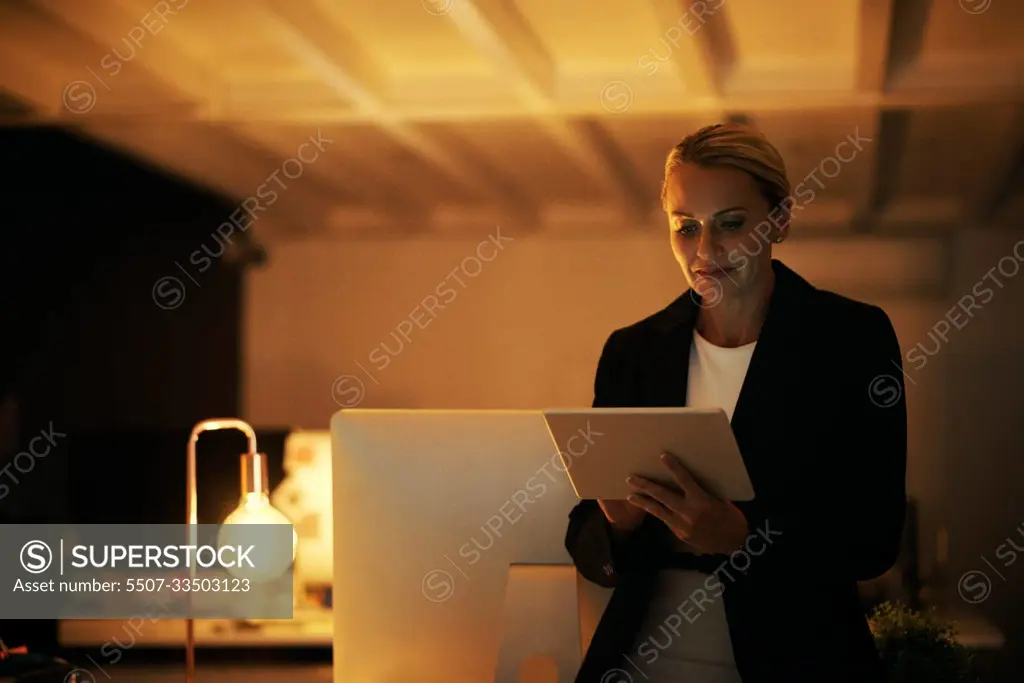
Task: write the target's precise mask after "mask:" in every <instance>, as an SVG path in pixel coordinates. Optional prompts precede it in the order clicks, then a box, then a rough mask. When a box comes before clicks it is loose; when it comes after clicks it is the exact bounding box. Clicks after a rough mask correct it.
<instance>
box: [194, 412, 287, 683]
mask: <svg viewBox="0 0 1024 683" xmlns="http://www.w3.org/2000/svg"><path fill="white" fill-rule="evenodd" d="M221 429H237V430H238V431H240V432H242V433H243V434H245V436H246V438H247V439H248V441H249V448H248V451H247V452H246V453H243V454H242V456H241V472H242V497H241V501H240V502H239V504H238V507H237V508H235V510H234V512H232V513H231V514H230V515H228V516H227V518H226V519H225V520H224V524H225V525H227V524H291V523H292V522H291V520H290V519H288V518H287V517H285V516H284V514H282V513H281V512H280V511H279V510H278V509H277V508H275V507H274V506H273V505H271V504H270V484H269V481H268V477H267V456H266V455H264V454H263V453H260V452H259V451H257V450H256V432H255V431H254V430H253V428H252V427H251V426H250V425H249V424H248V423H247V422H243V421H242V420H239V419H236V418H216V419H212V420H203V421H202V422H200V423H199V424H197V425H196V426H195V427H193V428H192V434H191V435H190V436H189V439H188V462H187V465H186V467H187V469H186V477H185V478H186V482H185V487H186V490H185V508H186V524H188V525H189V538H188V540H189V543H190V544H195V543H196V541H197V538H196V531H197V530H196V525H197V524H198V523H199V522H198V519H197V517H198V515H197V512H196V442H197V441H198V440H199V435H200V434H202V433H203V432H212V431H217V430H221ZM222 533H223V529H222ZM297 543H298V537H297V536H296V534H295V531H294V529H293V530H292V557H291V561H294V560H295V549H296V545H297ZM291 561H289V563H288V564H286V565H284V567H283V568H282V570H281V571H280V572H279V574H278V575H280V574H281V573H284V571H285V570H287V568H288V567H289V566H290V565H291ZM190 572H191V573H192V574H194V573H195V564H194V563H190ZM264 578H266V579H270V578H276V577H269V576H268V577H264ZM195 680H196V637H195V622H194V620H193V619H192V618H191V617H189V618H187V619H186V620H185V681H186V683H195Z"/></svg>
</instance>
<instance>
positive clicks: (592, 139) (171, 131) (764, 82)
mask: <svg viewBox="0 0 1024 683" xmlns="http://www.w3.org/2000/svg"><path fill="white" fill-rule="evenodd" d="M1022 35H1024V2H1021V1H1020V0H933V1H928V0H770V1H769V0H683V1H680V0H631V1H629V2H622V1H615V2H613V1H612V0H159V1H156V2H154V1H153V0H89V2H84V1H83V0H8V1H6V2H3V3H0V60H2V62H3V67H2V69H0V124H3V125H11V126H25V125H58V126H62V127H67V128H69V129H73V130H76V131H78V132H80V133H81V134H82V135H85V136H87V137H89V138H92V139H94V140H96V141H98V142H100V143H102V144H106V145H110V146H113V147H116V148H118V149H121V150H124V151H126V152H129V153H131V154H133V155H135V156H137V157H139V158H140V159H142V160H144V161H146V162H149V163H151V164H154V165H157V166H159V167H162V168H164V169H166V170H168V171H169V172H172V173H175V174H179V175H181V176H184V177H186V178H188V179H190V180H191V181H193V182H195V183H198V184H201V185H204V186H207V187H209V188H211V189H214V190H216V191H218V192H220V193H223V194H225V195H227V196H229V197H230V198H231V199H232V200H233V201H236V202H238V204H239V206H240V207H246V209H253V210H254V211H256V212H257V218H258V220H257V226H258V227H257V230H258V231H259V232H260V234H261V236H262V237H263V238H265V239H271V240H276V239H290V238H298V237H307V236H331V237H353V238H361V237H367V236H379V235H392V234H394V235H403V234H410V233H415V232H426V233H428V234H440V233H449V234H450V233H455V234H457V233H459V232H460V231H462V230H465V229H470V230H473V231H474V232H479V230H481V229H487V227H488V226H493V225H494V224H497V223H501V224H503V225H507V224H517V225H519V226H522V228H523V229H531V230H536V231H537V232H538V234H545V235H563V234H565V235H568V234H580V233H581V232H582V233H584V234H590V233H593V232H595V231H599V232H601V233H604V234H608V233H609V232H610V233H613V234H614V233H615V232H618V233H621V234H627V233H635V232H636V231H638V230H643V229H646V228H648V227H650V226H653V225H657V224H659V221H660V218H659V217H658V213H657V211H658V206H657V195H658V185H659V182H660V178H661V173H662V168H663V163H664V158H665V154H666V153H667V151H668V150H669V149H670V148H671V146H672V145H674V144H675V143H676V142H678V141H679V139H681V138H682V137H683V136H684V135H685V134H686V133H688V132H691V131H693V130H694V129H696V128H697V127H699V126H701V125H705V124H708V123H713V122H718V121H722V120H725V119H727V118H729V117H737V116H739V117H745V118H747V119H749V120H750V121H752V122H753V123H754V124H756V125H758V126H759V127H760V128H761V129H762V130H764V131H765V133H766V134H767V135H768V137H769V138H770V139H771V140H772V141H773V142H774V143H775V144H776V145H777V146H778V147H779V149H780V151H782V153H783V156H784V157H785V159H786V162H787V166H788V168H789V172H790V175H791V178H792V180H793V183H794V185H799V184H800V183H803V184H804V185H803V187H804V189H805V190H807V189H810V190H813V192H814V196H813V198H810V199H808V196H809V195H807V194H805V195H804V200H800V199H799V198H798V199H797V201H798V202H801V203H802V204H803V206H802V209H801V211H800V213H799V216H798V223H799V224H800V226H801V227H800V229H799V230H797V231H795V234H796V235H804V236H813V235H828V236H835V235H837V234H859V233H870V234H877V235H892V236H906V235H908V234H913V235H921V234H934V233H935V232H942V231H945V230H948V229H951V228H958V227H961V226H963V225H964V224H965V223H966V224H970V225H978V226H986V227H988V226H1013V225H1015V224H1016V225H1018V226H1019V224H1020V219H1019V218H1017V219H1015V218H1014V217H1015V216H1020V215H1022V214H1021V212H1022V211H1024V177H1022V166H1024V40H1022V39H1021V37H1022ZM844 141H846V142H844ZM809 174H810V175H809ZM271 196H272V197H273V200H272V201H271V199H270V198H271Z"/></svg>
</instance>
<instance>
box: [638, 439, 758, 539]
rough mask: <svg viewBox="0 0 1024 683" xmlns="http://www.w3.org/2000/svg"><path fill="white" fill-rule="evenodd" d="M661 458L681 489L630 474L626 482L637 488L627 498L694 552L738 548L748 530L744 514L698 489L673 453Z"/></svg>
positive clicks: (731, 505) (728, 503) (726, 502)
mask: <svg viewBox="0 0 1024 683" xmlns="http://www.w3.org/2000/svg"><path fill="white" fill-rule="evenodd" d="M661 459H662V462H664V463H665V465H666V466H667V467H668V469H669V471H670V472H671V473H672V477H673V478H674V479H675V480H676V483H677V484H679V488H680V489H681V490H682V493H679V492H678V491H673V490H672V489H669V488H667V487H665V486H662V485H661V484H658V483H656V482H653V481H651V480H649V479H644V478H643V477H640V476H632V477H630V478H629V479H628V480H627V482H628V483H629V485H630V486H632V487H633V488H634V489H636V491H637V492H636V493H634V494H632V495H630V497H629V499H628V500H629V502H630V503H631V504H633V505H635V506H636V507H637V508H639V509H640V510H642V511H644V512H647V513H649V514H652V515H654V516H655V517H657V518H658V519H660V520H662V521H663V522H665V524H667V525H668V528H669V529H671V530H672V531H673V533H675V535H676V537H677V538H679V540H681V541H685V542H686V543H687V544H689V545H690V546H691V547H693V548H694V549H695V550H696V551H697V553H698V554H719V553H720V554H729V553H731V552H733V551H735V550H739V549H740V547H741V546H742V545H743V542H744V540H745V539H746V537H747V533H748V531H747V518H746V517H745V516H744V515H743V513H742V512H741V511H740V510H739V508H737V507H736V506H735V505H733V504H732V503H730V502H729V501H722V500H718V499H717V498H715V497H713V496H712V495H711V494H709V493H707V492H706V491H705V490H704V489H702V488H701V487H700V485H699V484H698V483H697V482H696V481H695V480H694V478H693V477H692V476H691V475H690V473H689V472H687V471H686V469H685V468H684V467H683V466H682V464H680V462H679V460H677V459H676V457H675V456H673V455H671V454H669V453H664V454H663V455H662V456H661Z"/></svg>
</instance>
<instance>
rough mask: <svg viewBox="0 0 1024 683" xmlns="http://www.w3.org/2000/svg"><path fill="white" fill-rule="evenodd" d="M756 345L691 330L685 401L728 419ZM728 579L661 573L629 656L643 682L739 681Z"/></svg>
mask: <svg viewBox="0 0 1024 683" xmlns="http://www.w3.org/2000/svg"><path fill="white" fill-rule="evenodd" d="M756 344H757V342H754V343H751V344H746V345H744V346H740V347H737V348H723V347H720V346H715V345H713V344H712V343H711V342H709V341H708V340H707V339H704V337H702V336H700V334H698V333H697V331H696V330H694V333H693V342H692V344H691V346H690V368H689V376H688V379H687V385H686V405H687V406H690V407H694V408H722V409H724V410H725V413H726V415H728V417H729V419H730V420H731V419H732V414H733V411H734V410H735V409H736V402H737V401H738V400H739V395H740V389H741V388H742V387H743V380H744V378H745V377H746V376H747V368H748V367H749V366H750V359H751V357H752V356H753V355H754V347H755V346H756ZM727 581H728V577H727V576H720V577H717V578H716V577H712V576H707V575H705V574H701V573H700V572H696V571H691V570H678V569H667V570H664V571H662V572H661V574H660V575H659V576H658V590H657V593H656V594H655V597H654V599H653V600H652V601H651V605H650V607H649V608H648V612H647V616H646V618H645V620H644V624H643V626H642V627H641V629H640V632H639V633H638V634H637V639H636V642H635V643H634V647H633V651H632V653H631V654H630V655H628V656H629V658H630V659H631V660H632V661H633V663H634V664H635V665H636V666H637V667H638V668H639V669H640V670H641V671H642V672H643V674H644V675H645V676H646V677H647V678H645V683H676V682H678V681H686V683H741V681H740V676H739V672H738V671H737V670H736V662H735V659H734V658H733V650H732V640H731V638H730V637H729V627H728V623H727V622H726V618H725V607H724V605H723V603H722V597H721V594H722V591H723V587H727V586H726V582H727Z"/></svg>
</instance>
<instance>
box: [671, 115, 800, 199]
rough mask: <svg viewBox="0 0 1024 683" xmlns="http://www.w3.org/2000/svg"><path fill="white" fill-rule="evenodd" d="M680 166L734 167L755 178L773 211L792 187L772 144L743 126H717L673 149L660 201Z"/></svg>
mask: <svg viewBox="0 0 1024 683" xmlns="http://www.w3.org/2000/svg"><path fill="white" fill-rule="evenodd" d="M683 164H693V165H695V166H719V167H723V166H724V167H731V168H737V169H739V170H741V171H745V172H746V173H748V174H749V175H750V177H752V178H753V179H754V182H756V183H757V186H758V188H760V190H761V194H762V195H763V196H764V198H765V199H766V200H767V201H768V206H769V207H770V208H771V209H774V208H775V207H776V206H780V205H783V206H782V208H784V209H789V206H788V205H784V204H786V203H787V200H788V199H789V196H790V192H791V187H790V184H789V177H788V176H787V175H786V163H785V162H784V161H783V160H782V155H781V154H779V151H778V150H777V149H775V147H774V146H773V145H772V143H770V142H768V139H767V138H766V137H765V136H764V135H763V134H762V133H761V132H759V131H758V130H756V129H755V128H752V127H751V126H749V125H747V124H742V123H719V124H716V125H714V126H706V127H704V128H701V129H700V130H698V131H697V132H696V133H692V134H690V135H688V136H686V137H685V138H683V141H682V142H680V143H679V144H678V145H676V146H675V147H673V148H672V151H671V152H669V154H668V159H666V160H665V180H664V181H663V182H662V184H661V201H662V203H664V201H665V190H666V183H667V181H668V177H669V174H670V173H671V172H672V169H674V168H676V167H677V166H682V165H683Z"/></svg>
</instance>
